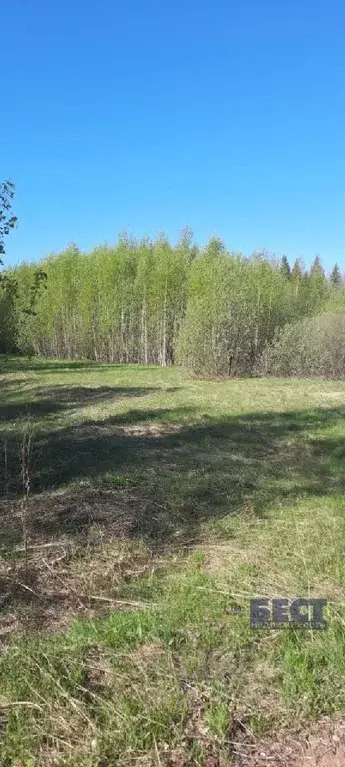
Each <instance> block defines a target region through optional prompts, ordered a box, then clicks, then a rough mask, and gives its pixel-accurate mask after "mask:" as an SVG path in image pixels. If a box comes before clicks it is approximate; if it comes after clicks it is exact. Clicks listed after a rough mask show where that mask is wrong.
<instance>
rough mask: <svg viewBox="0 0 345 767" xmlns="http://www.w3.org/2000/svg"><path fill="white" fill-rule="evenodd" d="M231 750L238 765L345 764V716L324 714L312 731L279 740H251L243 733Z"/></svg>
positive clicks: (333, 766) (313, 766)
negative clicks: (325, 716)
mask: <svg viewBox="0 0 345 767" xmlns="http://www.w3.org/2000/svg"><path fill="white" fill-rule="evenodd" d="M230 751H232V755H233V759H234V764H235V765H236V767H268V766H269V767H344V766H345V720H344V719H338V720H331V719H329V718H324V719H322V720H320V721H319V722H318V723H316V724H315V725H314V726H313V727H312V728H311V729H310V730H308V731H307V730H306V731H303V732H297V733H295V734H291V733H290V734H284V735H282V736H281V738H278V739H276V740H275V739H273V738H263V739H262V740H260V741H254V740H253V741H252V742H250V741H249V740H247V738H246V735H245V734H243V733H241V734H240V735H239V736H238V737H237V739H236V740H233V741H232V742H231V744H230Z"/></svg>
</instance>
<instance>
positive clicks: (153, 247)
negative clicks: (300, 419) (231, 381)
mask: <svg viewBox="0 0 345 767" xmlns="http://www.w3.org/2000/svg"><path fill="white" fill-rule="evenodd" d="M338 271H339V270H338V268H337V269H336V268H334V270H333V272H334V274H333V273H332V274H333V277H331V279H330V280H328V279H326V277H325V274H324V271H323V268H322V266H321V263H320V259H319V258H318V257H316V259H315V260H314V262H313V264H312V266H311V269H310V272H309V273H308V272H307V271H306V270H305V268H304V267H303V265H302V264H301V262H300V261H299V259H297V260H296V262H295V264H294V266H293V268H292V269H291V270H290V266H289V263H288V260H287V257H286V256H283V257H282V259H281V261H278V260H276V259H275V258H273V257H271V256H270V255H269V254H268V253H267V252H263V253H255V254H253V255H252V256H251V257H250V258H245V257H244V256H243V255H241V254H236V253H229V252H228V251H227V250H226V248H225V245H224V243H223V242H222V241H221V240H219V239H218V238H215V237H214V238H211V240H210V241H209V242H208V244H207V245H206V247H205V248H204V249H203V250H199V249H198V248H197V246H196V245H195V244H194V243H193V236H192V233H191V231H190V230H189V229H185V230H184V231H183V232H182V234H181V237H180V239H179V241H178V242H177V244H176V245H175V246H172V245H171V244H170V242H169V241H168V240H167V238H166V237H165V236H164V235H163V234H161V235H159V236H158V237H157V238H156V239H155V240H151V239H149V238H147V237H146V238H143V239H141V240H135V239H133V238H132V237H129V236H128V235H126V234H122V235H120V237H119V240H118V242H117V244H116V245H115V246H113V247H110V246H107V245H104V246H100V247H97V248H95V249H94V250H93V251H91V252H90V253H82V252H81V251H80V250H79V248H78V247H77V246H76V245H75V244H72V245H70V246H69V247H68V248H66V250H64V251H63V252H62V253H60V254H58V255H50V256H47V257H46V258H45V259H44V260H43V261H42V262H41V263H40V264H22V265H21V266H20V267H19V268H18V269H15V270H8V271H7V276H6V279H7V280H8V283H7V284H8V288H9V295H8V296H7V297H6V296H2V297H1V303H0V313H1V318H2V326H3V329H2V331H1V337H0V344H1V349H2V350H3V351H5V350H7V351H8V350H14V349H15V348H17V349H19V350H20V351H22V352H24V353H30V354H36V355H40V356H46V357H53V358H65V359H69V360H72V359H90V360H95V361H96V362H112V363H115V362H116V363H121V364H127V363H140V364H158V365H161V366H162V367H164V366H166V365H171V364H174V363H175V362H179V363H180V364H182V365H183V366H184V367H185V368H186V369H187V370H188V371H190V373H192V374H196V375H202V376H226V377H227V376H230V377H232V376H234V375H250V374H252V373H253V372H254V371H255V370H256V369H257V365H258V360H259V359H260V358H261V356H262V353H263V350H264V349H265V347H266V346H267V344H269V343H270V342H271V341H272V340H273V338H274V337H275V336H276V333H277V332H278V331H279V330H280V329H281V328H282V327H283V326H284V325H286V324H289V323H293V322H298V321H299V320H301V319H302V318H304V317H309V316H312V315H318V314H320V313H322V312H324V311H342V310H343V308H344V306H345V295H344V294H343V290H342V283H339V279H338V276H337V275H338ZM339 274H340V273H339ZM11 281H14V282H15V289H14V286H13V289H11V288H10V282H11ZM5 285H6V280H5V279H4V278H3V286H4V287H5ZM43 288H46V289H43Z"/></svg>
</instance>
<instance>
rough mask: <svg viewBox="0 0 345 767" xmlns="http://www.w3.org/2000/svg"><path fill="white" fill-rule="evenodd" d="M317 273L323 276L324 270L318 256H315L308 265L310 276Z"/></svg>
mask: <svg viewBox="0 0 345 767" xmlns="http://www.w3.org/2000/svg"><path fill="white" fill-rule="evenodd" d="M312 275H317V276H318V277H324V276H325V271H324V268H323V266H322V264H321V259H320V256H315V258H314V261H313V263H312V265H311V267H310V276H312Z"/></svg>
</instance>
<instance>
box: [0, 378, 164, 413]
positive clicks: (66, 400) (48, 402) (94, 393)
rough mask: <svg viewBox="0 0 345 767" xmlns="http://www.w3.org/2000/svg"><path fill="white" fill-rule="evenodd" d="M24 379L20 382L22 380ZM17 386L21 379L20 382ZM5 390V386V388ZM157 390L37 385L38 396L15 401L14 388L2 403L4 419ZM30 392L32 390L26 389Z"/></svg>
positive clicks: (30, 393) (33, 391) (124, 387)
mask: <svg viewBox="0 0 345 767" xmlns="http://www.w3.org/2000/svg"><path fill="white" fill-rule="evenodd" d="M20 383H21V382H19V384H20ZM15 385H16V388H18V386H17V382H16V384H15ZM1 391H2V393H4V392H3V390H1ZM154 391H157V387H152V386H151V387H149V386H147V387H144V386H142V387H138V386H135V387H133V386H99V387H97V388H96V387H89V386H51V387H47V386H46V387H36V388H34V389H31V391H30V392H29V395H30V397H31V398H32V397H34V398H35V397H37V398H38V399H37V400H36V399H34V398H32V399H26V401H25V402H24V401H19V402H15V403H13V402H11V398H12V396H13V389H12V390H11V392H10V397H9V399H8V401H7V402H6V398H7V397H6V392H5V397H4V398H3V399H5V403H4V404H2V405H0V422H1V421H9V422H11V421H16V420H17V419H18V418H22V417H24V418H25V417H26V416H32V417H34V418H40V417H44V416H46V415H49V414H54V413H59V412H61V411H65V410H71V409H74V408H79V407H83V406H85V405H97V404H102V402H104V403H109V402H110V401H112V400H113V401H114V402H116V401H117V400H118V399H122V398H123V397H144V396H146V395H148V394H152V392H154ZM26 396H28V393H26Z"/></svg>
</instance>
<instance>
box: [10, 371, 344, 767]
mask: <svg viewBox="0 0 345 767" xmlns="http://www.w3.org/2000/svg"><path fill="white" fill-rule="evenodd" d="M344 414H345V383H343V382H335V381H332V382H327V381H322V380H315V381H314V380H308V381H307V380H298V381H297V380H275V379H274V380H264V379H250V380H240V379H237V380H230V381H196V380H190V379H187V378H186V377H184V375H183V373H182V372H181V371H180V370H179V369H177V368H174V369H171V368H169V369H168V368H166V369H160V368H154V367H135V366H125V365H123V366H121V365H117V366H111V365H102V366H98V365H95V364H86V363H81V362H79V363H66V362H56V361H47V360H42V361H37V360H36V361H35V360H30V361H29V360H18V359H17V360H16V359H12V360H5V359H3V360H2V361H1V359H0V514H1V526H0V547H1V548H0V585H1V590H0V605H1V611H0V639H1V641H2V653H1V654H0V764H1V765H3V767H13V766H14V765H17V766H19V765H21V766H22V767H33V765H40V767H43V766H44V767H47V766H48V765H49V767H50V766H53V765H54V766H55V765H57V766H60V765H71V766H72V765H73V767H113V766H114V767H115V765H121V767H122V766H124V765H144V767H148V766H149V765H155V766H156V767H161V766H162V765H164V767H183V766H184V765H200V767H201V765H205V767H217V765H220V766H222V765H223V766H225V765H236V766H237V767H244V766H245V765H254V764H255V765H260V766H261V765H262V766H263V765H266V764H271V765H283V764H285V763H286V764H289V765H297V764H304V763H307V764H310V765H313V764H314V762H312V761H311V759H312V758H314V756H315V755H313V756H310V759H309V761H308V762H304V761H298V759H300V758H301V753H302V750H303V749H302V745H301V744H302V743H305V742H306V740H305V733H306V732H309V733H310V732H313V726H314V725H313V724H312V723H313V722H316V721H317V720H319V719H322V721H323V722H324V721H325V717H326V716H327V717H329V718H330V721H332V722H335V721H337V722H339V721H340V720H339V717H341V716H342V715H343V714H345V632H344V625H345V624H344V619H345V610H344V602H345V599H344V589H345V496H344V486H345V464H344V456H345V422H344ZM298 596H302V597H321V598H325V599H327V600H328V605H327V609H326V611H325V617H326V618H327V621H328V629H327V630H326V631H313V630H305V631H294V630H293V629H288V630H284V631H252V630H251V629H250V625H249V599H250V598H251V597H269V598H271V597H287V598H294V597H298ZM327 721H328V720H327ZM332 726H333V725H332ZM296 743H297V746H294V745H291V744H296ZM277 744H280V745H279V747H278V750H279V754H278V756H277V753H278V752H277ZM289 749H290V750H289ZM301 749H302V750H301ZM283 752H284V754H285V753H287V754H288V756H287V759H288V761H287V762H284V761H279V760H278V757H279V758H281V755H282V754H283ZM262 754H263V755H262ZM315 758H316V757H315ZM316 763H317V764H322V765H326V764H327V765H331V764H333V762H331V761H327V762H325V761H324V762H316V761H315V764H316ZM338 763H339V764H340V763H341V762H334V764H338Z"/></svg>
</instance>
